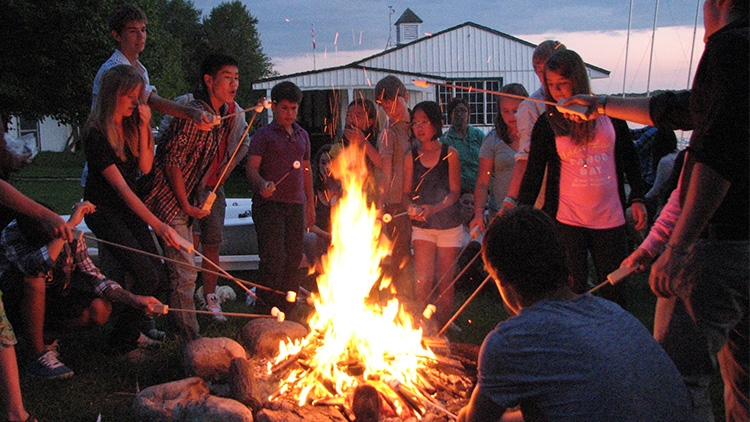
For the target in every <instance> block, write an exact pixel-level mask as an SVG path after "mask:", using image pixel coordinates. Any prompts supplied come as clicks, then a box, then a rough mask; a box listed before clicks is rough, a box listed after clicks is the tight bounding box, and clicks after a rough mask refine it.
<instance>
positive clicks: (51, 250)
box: [0, 202, 161, 379]
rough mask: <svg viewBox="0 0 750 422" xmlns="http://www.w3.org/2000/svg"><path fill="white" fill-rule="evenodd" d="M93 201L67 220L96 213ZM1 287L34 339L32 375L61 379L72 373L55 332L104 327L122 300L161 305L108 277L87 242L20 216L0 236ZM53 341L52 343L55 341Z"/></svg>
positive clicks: (145, 306)
mask: <svg viewBox="0 0 750 422" xmlns="http://www.w3.org/2000/svg"><path fill="white" fill-rule="evenodd" d="M94 210H95V207H94V205H93V204H91V203H90V202H81V203H78V204H76V205H75V206H74V207H73V214H72V215H71V217H70V219H69V220H68V222H67V225H68V226H69V227H70V228H74V227H75V226H77V225H78V224H79V223H80V222H81V220H83V216H84V215H85V214H88V213H91V212H94ZM0 250H2V254H0V274H2V276H0V288H2V290H3V292H5V294H6V298H7V299H8V313H9V314H11V317H12V318H13V317H20V318H19V319H15V318H13V319H15V322H17V321H19V320H20V319H22V320H23V323H22V325H23V326H24V328H25V331H26V332H27V334H28V336H29V341H30V343H31V351H32V356H33V358H32V360H31V362H30V363H29V364H28V366H27V367H26V372H27V373H29V374H30V375H33V376H37V377H41V378H45V379H57V378H68V377H71V376H73V371H72V370H70V369H69V368H68V367H67V366H65V364H63V363H62V362H60V360H59V358H58V352H57V350H56V348H55V347H50V346H45V340H47V341H46V343H53V342H52V341H51V340H52V339H53V338H54V337H55V334H56V333H60V332H64V331H69V330H78V329H84V328H88V327H91V326H94V325H103V324H104V323H105V322H107V320H108V319H109V316H110V314H111V311H112V302H120V303H124V304H126V305H129V306H131V307H133V308H136V309H141V310H143V311H144V312H149V311H151V310H152V308H151V305H160V304H161V303H160V302H159V301H158V300H156V299H155V298H153V297H150V296H149V297H147V296H138V295H134V294H132V293H130V292H128V291H127V290H125V289H123V288H121V287H120V285H119V284H117V283H116V282H114V281H112V280H109V279H107V278H106V277H105V276H104V275H103V274H102V273H101V272H100V271H99V269H98V268H96V267H95V266H94V264H93V262H91V258H89V255H88V252H87V246H86V242H85V241H84V240H83V239H81V238H79V239H76V240H73V241H71V242H66V241H65V240H63V239H55V238H51V237H50V236H49V235H47V234H46V233H45V232H44V231H43V230H42V229H41V228H40V227H39V224H38V223H37V221H36V220H34V219H32V218H29V217H26V216H24V215H20V216H18V218H17V219H16V220H14V221H13V222H11V223H10V224H9V225H8V227H6V228H5V230H3V232H2V236H0ZM131 328H132V329H131V331H130V332H127V333H126V332H119V333H118V335H122V336H126V337H129V338H131V340H132V342H133V343H134V344H135V343H137V344H138V345H139V346H146V345H155V344H157V342H154V341H153V340H149V339H148V338H146V336H145V335H144V334H142V333H139V332H138V330H137V329H136V328H135V327H131ZM53 344H54V343H53Z"/></svg>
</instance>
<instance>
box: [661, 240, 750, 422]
mask: <svg viewBox="0 0 750 422" xmlns="http://www.w3.org/2000/svg"><path fill="white" fill-rule="evenodd" d="M749 251H750V242H747V241H703V240H702V241H700V242H698V243H697V244H696V245H695V247H694V249H693V251H692V252H691V254H690V256H689V257H688V260H687V263H686V265H685V268H684V270H683V271H684V272H683V273H682V274H683V275H684V277H686V280H687V281H688V282H690V284H691V285H692V286H693V288H692V290H691V291H690V292H689V293H688V294H687V295H686V296H685V297H671V298H668V299H663V298H659V299H658V301H657V303H656V315H655V317H654V337H655V338H656V339H657V340H658V341H659V343H661V345H662V346H663V347H664V350H666V352H667V354H669V356H670V357H671V358H672V360H673V361H674V363H675V365H677V369H679V370H680V374H681V375H682V376H683V378H684V379H685V383H686V384H687V386H688V389H689V390H690V393H691V396H692V399H693V409H694V411H695V413H696V416H698V417H699V420H708V421H711V420H713V414H712V412H711V402H710V400H709V394H708V385H709V383H710V379H711V374H712V373H713V371H714V368H715V366H716V365H717V363H718V365H719V366H720V368H721V376H722V379H723V380H724V405H725V409H726V418H727V421H747V420H748V388H749V386H748V360H750V350H749V349H748V332H749V330H750V327H749V326H748V285H749V284H750V270H749V268H750V259H749V258H748V252H749Z"/></svg>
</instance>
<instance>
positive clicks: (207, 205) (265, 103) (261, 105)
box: [201, 98, 271, 211]
mask: <svg viewBox="0 0 750 422" xmlns="http://www.w3.org/2000/svg"><path fill="white" fill-rule="evenodd" d="M270 107H271V100H269V99H267V98H264V99H263V100H262V101H259V102H258V105H256V106H255V107H253V108H252V109H247V110H242V111H238V112H236V113H232V114H228V115H226V116H224V117H222V118H221V119H220V120H224V119H227V118H229V117H233V116H236V115H238V114H242V113H245V112H246V111H248V110H254V111H255V113H253V117H252V118H251V119H250V123H249V124H248V125H247V127H246V128H245V133H243V134H242V138H240V141H239V142H237V146H236V147H235V148H234V152H233V153H232V156H231V157H230V158H229V160H228V161H227V165H226V167H224V171H223V172H222V173H221V176H219V180H218V181H217V182H216V186H214V189H213V190H212V191H211V192H210V193H209V194H208V198H206V202H204V203H203V206H202V207H201V209H202V210H203V211H211V207H213V206H214V201H216V189H218V188H219V186H221V185H222V183H224V177H225V176H226V175H227V170H229V167H231V166H232V161H234V157H235V156H236V155H237V151H239V150H240V147H241V146H242V141H244V140H245V137H246V136H247V134H248V132H249V131H250V128H251V127H252V126H253V122H255V117H256V116H257V115H258V113H260V112H261V111H263V109H266V108H270Z"/></svg>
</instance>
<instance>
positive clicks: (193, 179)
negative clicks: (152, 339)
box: [142, 54, 239, 340]
mask: <svg viewBox="0 0 750 422" xmlns="http://www.w3.org/2000/svg"><path fill="white" fill-rule="evenodd" d="M201 75H203V80H202V84H201V86H200V87H199V88H198V90H196V92H194V93H193V96H194V100H193V101H192V102H190V103H189V105H190V106H191V107H196V108H200V109H201V110H203V111H205V112H207V113H209V114H211V115H218V114H221V115H225V114H227V108H228V107H227V103H233V102H234V96H235V94H236V93H237V87H238V86H239V70H238V66H237V61H236V60H234V59H233V58H232V57H229V56H226V55H223V54H212V55H210V56H208V57H206V58H205V59H204V60H203V62H202V63H201ZM231 123H232V122H231V119H225V120H223V121H221V123H220V124H218V125H216V126H214V128H212V129H211V130H210V131H203V130H201V129H200V128H199V127H198V126H197V125H196V124H195V123H194V122H193V121H192V120H187V119H176V120H174V121H173V122H172V123H171V124H170V126H169V130H168V131H167V132H166V133H165V134H164V135H163V136H162V137H161V138H160V139H159V140H158V147H157V148H156V155H155V157H154V166H153V171H152V172H151V173H150V174H149V175H147V176H145V177H144V182H143V185H142V189H143V190H142V192H144V197H143V203H144V204H146V206H147V207H148V208H149V209H150V210H151V212H153V213H154V215H156V217H157V218H158V219H159V220H161V221H163V222H165V223H167V224H169V225H170V226H171V227H172V228H174V229H175V230H176V231H177V233H179V234H180V236H181V237H182V238H183V239H192V238H193V233H192V229H191V225H192V220H193V219H201V218H203V217H206V216H207V215H209V214H210V211H204V210H202V209H201V205H202V204H199V203H198V202H197V201H196V195H197V193H198V187H199V184H200V181H201V180H202V179H203V177H204V176H205V174H206V172H207V171H208V169H209V167H210V166H211V163H213V162H214V160H216V155H217V154H218V152H219V144H220V143H221V140H222V139H223V138H226V136H227V134H228V132H229V130H230V128H231ZM164 255H165V256H166V257H168V258H171V259H173V260H177V261H182V262H185V263H187V264H190V265H191V266H192V265H194V264H195V253H194V252H192V251H187V250H184V249H175V248H174V247H172V246H169V245H164ZM168 268H169V279H170V283H171V290H172V292H171V294H170V298H169V306H171V307H173V308H177V309H195V302H194V301H193V294H194V293H195V280H196V278H197V272H196V271H195V270H194V269H193V268H192V267H188V266H184V265H178V264H174V263H169V264H168ZM170 315H172V321H173V322H174V323H175V326H176V328H177V331H178V336H180V337H181V338H183V339H185V340H192V339H194V338H196V337H197V336H198V330H199V328H198V320H197V319H196V318H195V314H194V313H189V312H179V313H178V312H174V313H170Z"/></svg>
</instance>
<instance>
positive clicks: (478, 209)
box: [474, 208, 484, 214]
mask: <svg viewBox="0 0 750 422" xmlns="http://www.w3.org/2000/svg"><path fill="white" fill-rule="evenodd" d="M478 212H481V213H482V214H484V208H474V214H476V213H478Z"/></svg>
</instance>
